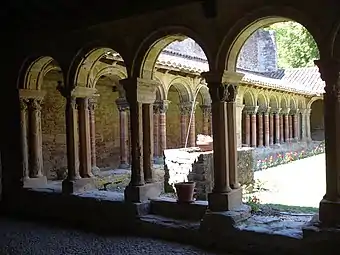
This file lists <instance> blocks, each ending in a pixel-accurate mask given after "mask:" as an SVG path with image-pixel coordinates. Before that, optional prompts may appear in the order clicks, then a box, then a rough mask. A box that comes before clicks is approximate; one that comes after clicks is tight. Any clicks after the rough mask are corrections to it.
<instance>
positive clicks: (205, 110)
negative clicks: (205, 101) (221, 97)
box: [200, 105, 211, 116]
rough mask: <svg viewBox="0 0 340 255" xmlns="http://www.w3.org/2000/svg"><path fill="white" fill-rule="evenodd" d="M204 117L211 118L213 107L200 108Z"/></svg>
mask: <svg viewBox="0 0 340 255" xmlns="http://www.w3.org/2000/svg"><path fill="white" fill-rule="evenodd" d="M200 108H201V110H202V112H203V116H210V114H211V105H201V106H200Z"/></svg>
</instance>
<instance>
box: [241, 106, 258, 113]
mask: <svg viewBox="0 0 340 255" xmlns="http://www.w3.org/2000/svg"><path fill="white" fill-rule="evenodd" d="M258 109H259V107H258V106H245V107H244V109H243V112H245V113H246V114H250V115H254V114H256V113H257V111H258Z"/></svg>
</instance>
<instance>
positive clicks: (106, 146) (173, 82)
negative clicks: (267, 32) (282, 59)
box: [2, 1, 340, 226]
mask: <svg viewBox="0 0 340 255" xmlns="http://www.w3.org/2000/svg"><path fill="white" fill-rule="evenodd" d="M217 2H218V5H221V8H218V9H219V10H227V9H228V8H226V7H225V6H224V7H223V8H222V5H225V4H226V3H222V2H223V1H217ZM255 2H257V1H255ZM258 2H260V1H258ZM244 5H246V4H244ZM254 5H256V4H255V3H254ZM243 7H244V6H243V4H238V6H235V8H239V12H235V13H236V14H235V15H236V16H235V17H237V16H238V15H240V16H239V17H238V18H237V20H238V22H236V20H233V19H234V18H235V17H229V16H228V15H226V13H224V12H225V11H221V12H222V13H221V14H220V15H221V17H222V16H223V19H222V18H221V17H216V24H218V27H219V29H217V30H219V31H220V32H216V29H212V26H214V25H212V24H215V23H214V22H213V23H212V22H207V19H208V18H206V17H204V18H203V17H202V13H201V10H200V8H201V7H200V5H199V4H197V6H196V4H190V5H185V6H183V7H181V8H174V9H169V10H167V11H160V12H155V13H152V14H149V16H152V17H153V18H150V19H149V16H148V19H145V16H143V15H141V16H137V17H134V18H130V19H127V20H120V21H115V22H110V23H104V24H101V25H98V26H94V27H91V28H90V29H88V30H84V31H80V32H79V31H78V32H77V33H70V34H69V38H70V40H69V42H70V46H69V48H67V47H68V46H67V45H65V42H61V41H60V42H59V41H58V40H57V41H56V42H54V44H53V45H54V46H53V47H52V46H51V48H49V46H48V45H40V44H36V46H35V47H33V48H32V49H30V50H28V52H27V53H26V55H27V56H32V55H35V56H36V55H38V56H40V57H34V58H31V57H29V58H26V59H25V60H22V61H21V69H20V71H19V70H17V73H19V75H16V81H17V84H18V87H17V88H16V91H17V92H16V93H14V92H13V94H15V96H17V99H20V106H21V108H20V109H21V111H20V120H21V121H20V122H18V121H16V119H15V118H14V117H11V116H9V114H5V115H4V116H7V117H8V118H9V119H12V120H13V123H17V124H18V134H20V140H17V139H15V138H13V139H11V140H9V138H6V137H4V140H3V141H4V143H8V144H10V146H8V148H12V147H13V148H20V149H21V152H22V153H17V154H18V155H17V159H18V160H17V161H18V162H19V163H17V164H15V165H14V166H13V167H12V168H13V169H15V170H13V171H8V167H6V165H7V166H8V161H6V159H7V160H8V158H10V157H15V155H14V156H13V155H11V156H6V155H7V154H6V153H7V152H6V150H4V151H3V152H2V153H3V154H4V156H3V160H2V164H3V169H4V170H3V171H4V173H3V176H4V180H5V181H4V182H3V183H4V187H3V189H4V192H3V194H4V199H6V198H8V192H11V194H12V193H13V194H17V193H15V192H16V189H19V190H21V189H22V186H23V184H22V180H23V183H25V184H27V185H28V186H30V185H32V186H35V185H39V184H42V183H46V181H47V179H46V176H47V177H48V179H53V178H55V175H56V173H57V172H58V171H59V170H58V169H59V168H64V169H67V177H66V178H65V179H64V181H63V184H62V191H63V193H65V194H66V195H67V194H73V193H75V192H79V191H80V190H84V189H85V188H84V187H85V186H86V185H87V184H89V183H90V182H92V181H91V179H93V172H94V170H96V171H98V167H100V168H105V167H110V168H116V167H124V168H125V167H127V166H128V165H131V181H130V184H129V185H128V186H127V187H126V189H125V193H124V194H125V201H128V202H134V203H140V202H145V201H148V200H149V199H150V198H155V197H157V196H158V195H159V194H160V191H159V190H158V189H157V188H156V186H157V184H156V183H155V181H154V176H153V174H154V173H153V168H152V164H153V158H154V157H162V151H163V150H164V149H165V148H175V147H183V146H185V142H186V136H187V133H186V132H187V128H188V126H187V125H188V123H189V118H190V117H189V115H190V112H191V109H192V108H193V109H194V110H195V114H194V115H193V119H192V121H191V126H190V131H189V138H188V146H195V140H196V134H199V133H202V134H208V135H210V134H211V135H213V138H214V142H213V148H214V163H213V164H214V188H213V191H212V193H210V194H209V199H208V204H209V209H210V210H211V211H230V210H235V209H236V208H238V207H239V206H241V203H242V201H241V194H242V190H241V187H240V185H239V183H238V176H237V175H238V171H237V167H235V166H236V163H235V161H236V160H237V158H236V157H235V154H236V150H237V148H238V147H242V146H252V147H262V146H267V147H269V146H275V145H276V144H286V143H292V142H298V141H308V140H311V139H314V140H323V139H324V137H323V136H322V133H323V130H325V138H326V176H327V178H326V179H327V190H326V194H325V196H324V198H320V200H321V203H320V212H319V220H320V221H321V222H322V223H325V224H328V225H334V226H335V225H337V224H338V223H340V216H339V215H340V213H339V212H340V203H339V197H340V193H339V190H340V182H339V178H338V176H339V175H340V165H339V161H338V160H337V154H338V152H339V150H340V144H339V142H338V140H339V139H338V136H339V134H338V132H337V130H338V127H339V118H338V115H339V114H340V112H339V107H338V104H339V101H338V94H339V91H340V88H339V86H338V85H337V84H338V74H339V66H340V65H339V64H338V60H337V58H336V54H338V52H336V50H337V47H336V46H335V45H334V44H335V42H337V33H338V32H337V30H336V31H334V28H333V24H334V23H335V20H334V21H333V20H331V19H332V18H334V19H336V18H337V16H336V15H335V16H334V17H333V16H332V15H330V14H329V13H326V14H325V13H323V12H320V11H319V8H316V9H318V10H317V12H315V13H314V12H313V11H312V10H309V9H305V10H304V9H303V8H302V7H301V6H299V8H297V9H301V8H302V9H303V10H304V11H303V14H304V15H302V16H301V17H300V16H299V11H296V10H294V9H292V10H291V9H289V8H288V9H286V8H283V9H282V7H278V9H277V8H274V7H273V9H268V10H266V9H265V10H262V9H259V12H256V11H255V12H252V13H250V14H249V15H247V16H246V15H245V14H246V13H244V10H245V9H244V8H243ZM253 7H255V6H253ZM252 9H254V8H252ZM255 9H256V8H255ZM310 11H311V12H312V13H310ZM189 12H190V13H191V14H192V15H191V16H190V18H188V19H186V18H185V17H186V16H185V15H181V14H183V13H189ZM275 13H280V15H279V16H278V15H274V14H275ZM165 14H166V16H167V17H171V18H170V21H172V22H174V23H176V24H179V23H181V22H183V24H181V25H180V26H178V27H177V26H176V27H168V26H162V25H158V22H157V21H161V20H163V19H164V17H163V16H164V15H165ZM315 15H316V16H317V17H320V20H325V23H324V24H323V25H322V28H321V27H319V25H318V24H317V23H314V22H313V20H314V19H315ZM318 15H319V16H318ZM322 15H324V16H325V17H327V18H323V17H324V16H322ZM286 16H287V17H286ZM177 17H183V19H179V20H176V19H177ZM266 17H270V18H266ZM273 17H274V18H273ZM281 17H283V18H281ZM302 17H304V18H302ZM313 17H314V18H313ZM225 19H227V20H226V21H225ZM288 19H295V20H298V21H300V22H301V24H303V25H305V26H306V27H307V28H308V29H309V31H310V33H311V34H312V35H313V36H314V38H315V40H316V42H317V44H318V46H319V50H320V56H321V59H320V60H317V61H315V63H316V65H317V67H315V68H314V67H313V68H307V69H303V70H301V69H299V70H285V72H284V74H282V73H281V75H280V77H277V75H278V73H279V72H275V71H273V70H269V71H268V70H267V71H258V70H256V71H254V70H245V69H244V67H243V66H237V64H236V63H237V62H238V60H239V61H241V62H242V61H243V60H242V59H244V58H247V53H245V55H242V54H241V56H239V52H240V50H241V48H242V46H243V45H244V43H245V41H246V39H248V37H249V36H250V35H252V34H253V33H254V32H255V31H256V30H258V29H259V28H260V27H262V26H265V25H267V24H270V23H273V22H278V21H284V20H288ZM149 20H150V21H149ZM327 20H330V23H329V24H328V23H327V22H326V21H327ZM140 22H144V23H145V28H142V29H140V30H137V29H134V30H133V31H132V30H129V29H126V28H130V27H134V26H135V25H136V24H141V23H140ZM159 24H164V23H163V22H159ZM331 24H332V26H331ZM231 25H232V26H231ZM136 27H137V26H136ZM190 27H195V31H196V32H193V31H192V30H191V29H189V28H190ZM196 28H197V29H196ZM222 28H223V29H222ZM97 29H98V31H111V33H108V34H110V35H108V34H103V33H102V32H98V33H97V32H96V31H97ZM127 30H128V31H130V32H131V33H132V34H131V35H129V37H127V36H126V31H127ZM112 31H115V32H114V33H113V32H112ZM222 31H224V32H222ZM323 31H326V32H327V35H325V34H323ZM331 31H332V32H333V33H334V35H333V37H332V39H329V41H327V40H326V39H324V38H326V37H327V38H328V37H329V34H330V33H331ZM79 33H80V34H82V35H84V36H79ZM134 33H135V34H134ZM214 33H217V34H214ZM187 37H190V38H192V39H194V40H195V41H196V42H197V44H196V43H192V42H191V41H190V40H189V41H188V40H184V39H185V38H187ZM84 38H88V40H85V39H84ZM124 38H128V39H127V40H126V39H124ZM212 38H214V39H212ZM98 39H100V40H101V41H103V42H109V43H107V44H106V45H105V47H102V46H103V45H102V44H101V43H100V44H98V45H92V46H91V47H89V46H88V45H89V43H92V42H93V41H94V40H98ZM82 40H85V41H82ZM71 41H72V43H71ZM127 41H130V42H129V43H128V42H127ZM138 42H140V43H138ZM174 42H175V43H177V44H181V43H182V44H185V43H188V44H187V46H185V47H184V48H185V49H189V48H191V50H190V52H194V55H190V53H188V52H178V47H177V46H178V45H177V46H176V44H173V43H174ZM58 45H59V46H60V48H58V47H59V46H58ZM84 45H87V46H86V47H84ZM136 45H137V46H138V47H137V46H136ZM174 45H175V46H174ZM195 45H196V46H195ZM197 45H199V47H198V48H200V50H198V49H197ZM195 47H196V48H195ZM330 48H331V49H332V50H333V51H334V52H333V53H332V54H331V55H330V52H331V50H330ZM65 49H69V50H65ZM75 49H76V50H75ZM79 49H81V50H79ZM116 51H117V52H116ZM244 52H247V51H246V50H244ZM202 54H204V55H205V56H204V57H202ZM50 56H53V57H50ZM259 66H260V65H259ZM318 71H320V73H321V77H320V75H319V73H318ZM293 77H294V78H293ZM325 85H326V86H325ZM324 86H325V90H324ZM324 91H325V93H324ZM11 95H12V94H11ZM11 95H9V96H11ZM196 95H197V100H194V99H195V98H196ZM13 104H14V103H13ZM323 105H324V107H325V116H324V121H323V110H322V109H323ZM17 107H18V110H19V104H18V105H17ZM14 109H15V108H14ZM13 111H14V110H13ZM18 113H19V111H18ZM14 115H15V114H14ZM15 116H16V117H19V116H18V114H17V115H15ZM18 119H19V118H18ZM19 125H20V126H19ZM19 127H20V128H19ZM10 129H11V128H10V127H8V130H10ZM19 131H20V132H19ZM13 132H16V129H15V128H14V129H13ZM19 145H20V146H19ZM10 152H11V151H10ZM130 152H131V153H130ZM21 173H22V174H21ZM19 176H20V178H19ZM6 178H7V179H6ZM19 180H20V181H19ZM18 194H19V193H18ZM9 197H10V196H9Z"/></svg>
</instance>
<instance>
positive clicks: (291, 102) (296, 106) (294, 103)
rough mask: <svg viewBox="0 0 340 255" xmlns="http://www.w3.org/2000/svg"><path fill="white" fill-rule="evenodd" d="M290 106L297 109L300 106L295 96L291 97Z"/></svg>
mask: <svg viewBox="0 0 340 255" xmlns="http://www.w3.org/2000/svg"><path fill="white" fill-rule="evenodd" d="M289 108H290V109H291V110H292V109H294V110H296V109H297V108H298V103H297V100H296V99H295V98H294V97H290V98H289Z"/></svg>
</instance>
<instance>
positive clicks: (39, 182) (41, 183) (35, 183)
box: [24, 176, 47, 188]
mask: <svg viewBox="0 0 340 255" xmlns="http://www.w3.org/2000/svg"><path fill="white" fill-rule="evenodd" d="M46 185H47V178H46V176H41V177H36V178H25V179H24V188H41V187H45V186H46Z"/></svg>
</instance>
